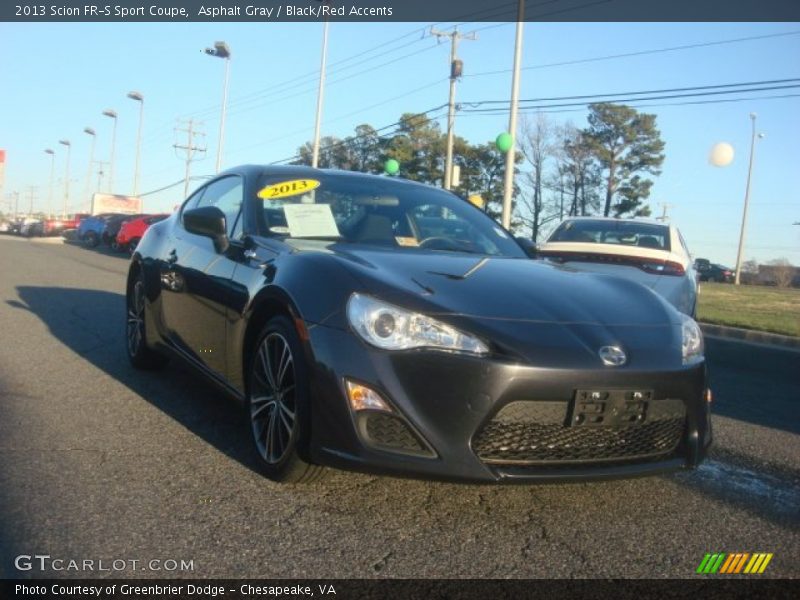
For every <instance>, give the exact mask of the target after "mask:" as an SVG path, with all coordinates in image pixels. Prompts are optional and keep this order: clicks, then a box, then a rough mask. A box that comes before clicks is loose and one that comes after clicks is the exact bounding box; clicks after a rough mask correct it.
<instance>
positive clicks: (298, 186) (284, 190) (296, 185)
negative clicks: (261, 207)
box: [256, 179, 320, 200]
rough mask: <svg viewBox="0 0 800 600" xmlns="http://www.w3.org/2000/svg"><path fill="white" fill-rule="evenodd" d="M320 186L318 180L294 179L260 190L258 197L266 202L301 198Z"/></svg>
mask: <svg viewBox="0 0 800 600" xmlns="http://www.w3.org/2000/svg"><path fill="white" fill-rule="evenodd" d="M319 186H320V183H319V181H317V180H316V179H292V180H291V181H281V182H280V183H273V184H272V185H268V186H267V187H265V188H262V189H261V190H259V191H258V193H257V194H256V195H257V196H258V197H259V198H262V199H264V200H278V199H280V198H289V197H291V196H299V195H300V194H304V193H305V192H310V191H311V190H315V189H317V188H318V187H319Z"/></svg>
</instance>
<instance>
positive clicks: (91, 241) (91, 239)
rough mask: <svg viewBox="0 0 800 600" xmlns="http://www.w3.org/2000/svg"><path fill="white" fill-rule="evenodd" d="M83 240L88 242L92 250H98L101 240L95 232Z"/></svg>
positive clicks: (88, 234) (91, 232)
mask: <svg viewBox="0 0 800 600" xmlns="http://www.w3.org/2000/svg"><path fill="white" fill-rule="evenodd" d="M83 239H84V241H85V242H86V245H87V246H89V247H90V248H97V245H98V244H99V243H100V240H99V239H98V237H97V234H96V233H95V232H94V231H90V232H89V233H87V234H86V235H85V236H84V238H83Z"/></svg>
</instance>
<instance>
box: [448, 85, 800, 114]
mask: <svg viewBox="0 0 800 600" xmlns="http://www.w3.org/2000/svg"><path fill="white" fill-rule="evenodd" d="M798 81H800V80H798ZM799 87H800V83H798V84H792V85H776V86H763V87H753V88H748V89H738V90H718V91H705V92H694V93H688V94H662V95H655V96H650V97H647V98H616V97H615V96H616V94H609V95H608V96H604V98H606V99H607V101H609V102H614V103H623V102H636V101H639V102H641V101H649V100H668V99H672V98H698V97H706V96H716V95H723V94H739V93H748V92H763V91H774V90H785V89H794V88H799ZM591 97H592V98H595V99H599V98H601V96H594V95H593V96H591ZM578 98H580V96H578ZM531 102H532V100H531ZM596 103H600V102H593V103H592V104H596ZM472 104H474V105H476V106H480V105H481V104H483V102H476V103H472ZM586 105H587V103H586V102H565V103H557V104H539V105H535V106H526V107H524V108H521V109H520V111H522V112H537V111H541V110H542V109H548V108H567V107H573V106H581V107H583V106H586ZM462 112H463V113H465V114H484V115H488V114H505V112H507V111H506V110H505V109H504V108H502V107H498V108H472V109H464V110H463V111H462Z"/></svg>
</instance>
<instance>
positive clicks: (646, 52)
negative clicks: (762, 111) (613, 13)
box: [465, 31, 800, 77]
mask: <svg viewBox="0 0 800 600" xmlns="http://www.w3.org/2000/svg"><path fill="white" fill-rule="evenodd" d="M790 35H800V31H787V32H782V33H770V34H766V35H755V36H749V37H741V38H733V39H727V40H716V41H713V42H701V43H697V44H684V45H681V46H670V47H666V48H654V49H651V50H639V51H636V52H625V53H623V54H609V55H606V56H594V57H589V58H578V59H575V60H566V61H560V62H554V63H544V64H539V65H531V66H529V67H522V70H523V71H530V70H533V69H548V68H551V67H564V66H568V65H578V64H584V63H591V62H599V61H604V60H615V59H617V58H629V57H632V56H645V55H649V54H659V53H664V52H675V51H679V50H691V49H694V48H706V47H709V46H721V45H723V44H736V43H739V42H750V41H754V40H764V39H770V38H778V37H785V36H790ZM510 72H511V69H498V70H496V71H482V72H480V73H472V74H471V75H465V77H483V76H485V75H500V74H503V73H510Z"/></svg>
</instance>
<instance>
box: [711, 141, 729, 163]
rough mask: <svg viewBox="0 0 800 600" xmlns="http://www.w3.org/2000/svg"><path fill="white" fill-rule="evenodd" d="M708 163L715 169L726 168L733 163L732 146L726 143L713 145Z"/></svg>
mask: <svg viewBox="0 0 800 600" xmlns="http://www.w3.org/2000/svg"><path fill="white" fill-rule="evenodd" d="M708 162H710V163H711V164H712V165H714V166H715V167H727V166H728V165H729V164H731V163H732V162H733V146H731V145H730V144H729V143H727V142H720V143H719V144H714V147H713V148H711V153H710V154H709V155H708Z"/></svg>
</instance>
